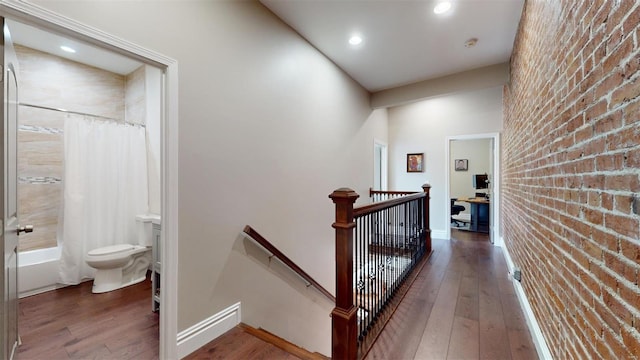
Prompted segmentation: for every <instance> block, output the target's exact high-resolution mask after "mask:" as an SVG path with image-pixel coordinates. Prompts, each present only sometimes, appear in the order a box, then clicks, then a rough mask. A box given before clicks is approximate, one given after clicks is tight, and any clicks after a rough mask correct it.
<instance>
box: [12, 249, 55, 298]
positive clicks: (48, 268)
mask: <svg viewBox="0 0 640 360" xmlns="http://www.w3.org/2000/svg"><path fill="white" fill-rule="evenodd" d="M60 252H61V249H60V247H59V246H58V247H53V248H47V249H39V250H31V251H23V252H19V253H18V296H19V297H20V298H23V297H27V296H31V295H35V294H40V293H43V292H45V291H50V290H55V289H59V288H62V287H65V286H66V285H63V284H58V283H57V279H58V263H59V262H60Z"/></svg>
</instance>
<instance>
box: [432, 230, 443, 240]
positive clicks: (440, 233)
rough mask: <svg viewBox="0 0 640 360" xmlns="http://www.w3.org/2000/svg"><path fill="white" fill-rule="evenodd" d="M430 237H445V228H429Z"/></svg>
mask: <svg viewBox="0 0 640 360" xmlns="http://www.w3.org/2000/svg"><path fill="white" fill-rule="evenodd" d="M431 238H432V239H447V230H433V229H431Z"/></svg>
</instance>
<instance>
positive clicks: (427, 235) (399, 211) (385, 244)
mask: <svg viewBox="0 0 640 360" xmlns="http://www.w3.org/2000/svg"><path fill="white" fill-rule="evenodd" d="M422 188H423V192H421V193H411V192H407V193H409V195H405V196H401V197H394V198H391V199H388V200H385V201H381V202H376V203H373V204H369V205H364V206H359V207H354V203H355V201H356V199H357V198H358V197H359V195H358V194H357V193H356V192H355V191H353V190H351V189H348V188H341V189H337V190H335V191H334V192H333V193H332V194H331V195H329V197H330V198H331V199H332V200H333V202H334V204H335V216H336V217H335V222H334V223H333V225H332V226H333V228H334V229H335V234H336V307H335V308H334V309H333V311H332V313H331V315H332V339H331V341H332V345H331V346H332V350H331V355H332V358H333V359H347V360H353V359H357V358H358V357H362V356H364V355H365V354H366V353H367V351H368V349H369V348H370V346H371V345H372V343H373V342H372V341H371V339H372V338H373V339H375V337H376V336H377V335H378V333H379V331H380V330H381V328H382V326H379V325H380V322H384V321H386V320H388V317H386V316H382V315H383V313H384V312H385V311H386V310H387V309H388V307H389V305H390V304H391V303H392V300H393V299H394V296H395V295H396V294H397V292H398V290H399V289H400V287H401V285H403V284H404V282H405V280H406V279H407V278H408V277H409V275H410V274H412V273H413V270H414V269H415V268H416V267H417V266H418V264H419V263H421V260H423V259H424V258H425V256H426V255H428V254H430V253H431V230H430V225H429V191H430V189H431V186H430V185H428V184H425V185H423V187H422Z"/></svg>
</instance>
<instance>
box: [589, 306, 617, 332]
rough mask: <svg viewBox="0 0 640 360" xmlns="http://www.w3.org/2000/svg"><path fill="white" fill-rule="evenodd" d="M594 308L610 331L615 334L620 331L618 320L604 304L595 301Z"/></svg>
mask: <svg viewBox="0 0 640 360" xmlns="http://www.w3.org/2000/svg"><path fill="white" fill-rule="evenodd" d="M594 310H595V312H596V313H597V314H598V316H600V318H601V319H602V320H603V322H604V324H606V326H607V327H608V328H609V329H611V331H613V332H614V333H617V334H619V333H620V320H618V319H617V318H616V316H615V315H613V312H612V311H611V310H610V309H609V308H608V307H607V306H606V305H604V304H601V303H600V302H599V301H597V302H596V303H595V305H594Z"/></svg>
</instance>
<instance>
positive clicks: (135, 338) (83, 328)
mask: <svg viewBox="0 0 640 360" xmlns="http://www.w3.org/2000/svg"><path fill="white" fill-rule="evenodd" d="M92 284H93V282H91V281H87V282H84V283H82V284H80V285H76V286H68V287H66V288H63V289H59V290H54V291H49V292H46V293H43V294H39V295H34V296H30V297H27V298H24V299H20V303H19V304H20V305H19V307H20V318H19V333H20V338H21V340H22V345H21V346H20V347H19V348H18V356H17V359H87V358H91V359H122V360H124V359H157V358H158V348H159V327H158V326H159V317H158V314H157V313H153V312H151V281H150V280H149V279H147V280H145V281H143V282H141V283H139V284H136V285H132V286H128V287H126V288H124V289H119V290H115V291H111V292H108V293H104V294H93V293H91V286H92Z"/></svg>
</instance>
